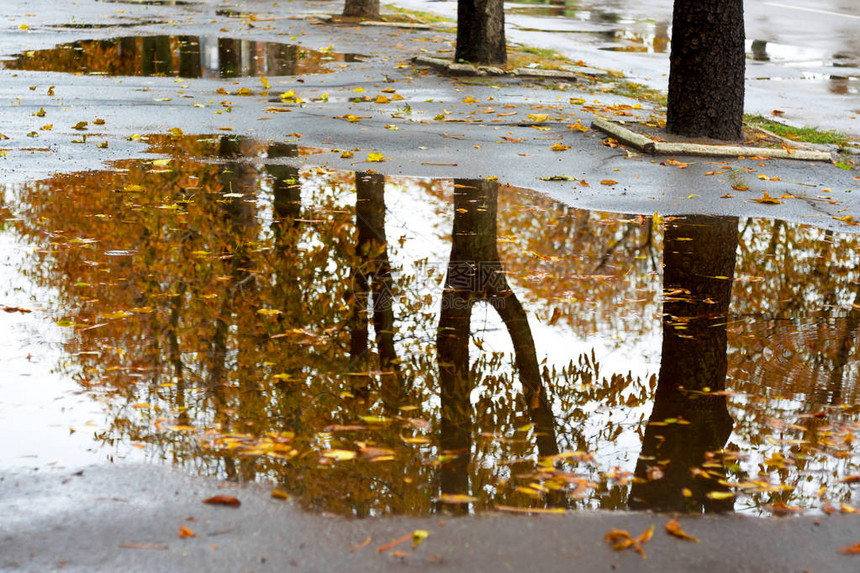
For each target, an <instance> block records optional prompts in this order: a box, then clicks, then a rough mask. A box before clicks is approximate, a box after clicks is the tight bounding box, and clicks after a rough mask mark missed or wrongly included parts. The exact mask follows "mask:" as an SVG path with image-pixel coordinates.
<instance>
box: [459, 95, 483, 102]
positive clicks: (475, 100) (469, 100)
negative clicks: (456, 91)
mask: <svg viewBox="0 0 860 573" xmlns="http://www.w3.org/2000/svg"><path fill="white" fill-rule="evenodd" d="M462 101H463V103H478V102H479V101H481V100H477V99H475V98H473V97H472V96H469V97H467V98H464V99H463V100H462Z"/></svg>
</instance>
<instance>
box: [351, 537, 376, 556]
mask: <svg viewBox="0 0 860 573" xmlns="http://www.w3.org/2000/svg"><path fill="white" fill-rule="evenodd" d="M371 541H373V537H372V536H368V537H367V539H365V540H364V541H362V542H361V543H359V544H358V545H353V546H352V547H350V548H349V552H350V553H353V552H355V551H358V550H359V549H362V548H364V547H367V546H368V545H370V542H371Z"/></svg>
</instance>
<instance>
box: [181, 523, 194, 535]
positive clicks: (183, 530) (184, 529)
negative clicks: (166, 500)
mask: <svg viewBox="0 0 860 573" xmlns="http://www.w3.org/2000/svg"><path fill="white" fill-rule="evenodd" d="M178 535H179V537H197V534H196V533H194V532H193V531H191V530H190V529H188V528H187V527H185V526H184V525H182V526H180V527H179V533H178Z"/></svg>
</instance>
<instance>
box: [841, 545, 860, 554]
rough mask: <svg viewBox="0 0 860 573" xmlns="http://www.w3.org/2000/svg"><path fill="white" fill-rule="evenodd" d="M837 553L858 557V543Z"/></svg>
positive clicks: (859, 550)
mask: <svg viewBox="0 0 860 573" xmlns="http://www.w3.org/2000/svg"><path fill="white" fill-rule="evenodd" d="M839 553H844V554H846V555H860V543H855V544H854V545H849V546H848V547H843V548H842V549H840V550H839Z"/></svg>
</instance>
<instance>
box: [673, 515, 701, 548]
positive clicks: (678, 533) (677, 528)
mask: <svg viewBox="0 0 860 573" xmlns="http://www.w3.org/2000/svg"><path fill="white" fill-rule="evenodd" d="M666 533H668V534H669V535H674V536H675V537H677V538H678V539H684V540H686V541H692V542H694V543H699V539H698V538H697V537H693V536H692V535H690V534H688V533H687V532H686V531H684V530H683V529H681V524H680V523H679V522H678V520H677V519H670V520H669V523H667V524H666Z"/></svg>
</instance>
